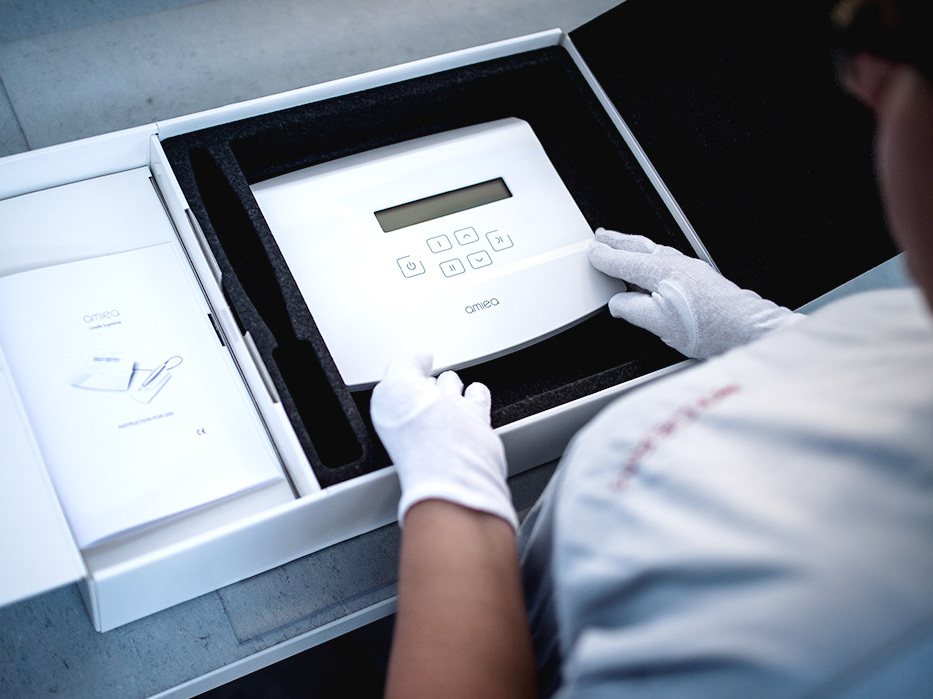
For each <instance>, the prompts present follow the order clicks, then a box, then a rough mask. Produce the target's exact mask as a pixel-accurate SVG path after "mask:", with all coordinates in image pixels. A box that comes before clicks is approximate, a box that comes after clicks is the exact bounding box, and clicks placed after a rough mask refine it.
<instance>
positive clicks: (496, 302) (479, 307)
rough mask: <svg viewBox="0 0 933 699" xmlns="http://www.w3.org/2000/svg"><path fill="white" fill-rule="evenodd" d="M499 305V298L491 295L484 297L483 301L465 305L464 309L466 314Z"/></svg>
mask: <svg viewBox="0 0 933 699" xmlns="http://www.w3.org/2000/svg"><path fill="white" fill-rule="evenodd" d="M498 305H499V299H497V298H496V297H495V296H493V297H492V298H491V299H486V300H485V301H480V302H479V303H474V304H473V305H472V306H465V307H464V309H463V310H464V311H465V312H466V314H467V315H470V314H473V313H478V312H479V311H484V310H486V309H487V308H493V307H494V306H498Z"/></svg>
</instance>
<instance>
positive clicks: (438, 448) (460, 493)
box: [370, 355, 518, 528]
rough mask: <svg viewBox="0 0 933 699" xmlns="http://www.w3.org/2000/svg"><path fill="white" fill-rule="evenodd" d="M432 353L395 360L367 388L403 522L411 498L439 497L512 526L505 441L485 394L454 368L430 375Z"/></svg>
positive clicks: (515, 520) (514, 518) (514, 523)
mask: <svg viewBox="0 0 933 699" xmlns="http://www.w3.org/2000/svg"><path fill="white" fill-rule="evenodd" d="M430 370H431V357H430V356H427V355H418V356H411V357H404V358H401V359H397V360H395V361H393V362H392V363H391V364H390V365H389V367H388V369H386V373H385V377H384V378H383V380H382V381H381V382H380V383H379V384H378V385H377V386H376V388H375V389H373V397H372V403H371V404H370V413H371V414H372V418H373V425H374V426H375V427H376V432H377V433H378V434H379V438H380V439H381V440H382V443H383V445H384V446H385V448H386V451H388V452H389V456H390V457H391V458H392V462H393V463H394V464H395V466H396V468H397V469H398V475H399V480H400V481H401V485H402V499H401V501H400V502H399V506H398V521H399V523H400V524H401V523H402V522H403V521H404V519H405V513H406V512H407V511H408V508H410V507H411V506H412V505H414V504H415V503H417V502H420V501H422V500H430V499H439V500H447V501H449V502H453V503H456V504H458V505H462V506H464V507H468V508H470V509H473V510H479V511H482V512H488V513H489V514H493V515H496V516H498V517H501V518H502V519H504V520H506V521H507V522H509V523H510V524H511V525H512V527H513V528H517V527H518V517H517V516H516V514H515V507H514V506H513V505H512V496H511V493H510V492H509V488H508V486H507V485H506V482H505V478H506V473H507V468H506V462H505V449H504V448H503V446H502V441H501V440H500V439H499V436H498V435H497V434H496V433H495V432H493V431H492V427H491V426H490V421H489V411H490V407H491V402H492V399H491V396H490V394H489V389H488V388H486V386H484V385H483V384H481V383H474V384H470V385H469V386H468V387H467V389H466V391H464V390H463V382H462V381H461V380H460V377H459V376H457V374H455V373H454V372H452V371H447V372H444V373H443V374H441V375H440V376H439V377H438V378H437V379H435V378H433V377H432V376H430V374H429V372H430Z"/></svg>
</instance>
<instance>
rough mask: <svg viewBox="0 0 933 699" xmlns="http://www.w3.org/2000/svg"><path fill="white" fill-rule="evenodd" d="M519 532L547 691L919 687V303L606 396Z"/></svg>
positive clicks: (926, 507)
mask: <svg viewBox="0 0 933 699" xmlns="http://www.w3.org/2000/svg"><path fill="white" fill-rule="evenodd" d="M521 534H522V537H523V570H524V573H525V579H526V596H527V600H528V605H529V614H530V618H531V622H532V627H533V635H534V641H535V645H536V649H537V652H538V657H539V661H540V662H541V663H542V664H543V665H544V666H545V667H547V666H550V667H551V668H552V669H554V668H557V667H559V669H560V676H561V677H560V678H555V682H554V684H553V685H552V686H551V689H554V688H556V687H557V680H558V679H560V687H559V689H558V690H557V691H558V695H559V696H562V697H563V696H566V697H571V696H572V697H622V696H624V697H628V696H635V697H679V696H683V697H691V698H693V697H724V696H741V697H796V696H849V695H850V694H851V696H868V694H865V692H875V691H876V690H878V689H879V687H881V688H883V691H882V695H891V696H899V697H902V696H910V691H911V688H913V689H914V690H917V691H922V693H923V694H928V693H929V691H930V690H933V325H931V321H930V314H929V311H928V310H927V308H926V306H925V304H924V302H923V300H922V297H921V296H920V294H919V293H918V292H916V291H915V290H912V289H911V290H899V291H884V292H873V293H867V294H860V295H857V296H855V297H852V298H851V299H845V300H843V301H840V302H838V303H835V304H832V305H830V306H828V307H826V308H825V309H822V310H820V311H818V312H816V313H815V314H814V315H813V316H812V317H810V318H808V319H806V320H804V321H802V322H800V323H797V324H795V325H792V326H790V327H788V328H786V329H783V330H780V331H776V332H774V333H772V334H771V335H768V336H766V337H765V338H763V339H762V340H759V341H758V342H755V343H753V344H751V345H748V346H746V347H743V348H739V349H737V350H734V351H732V352H729V353H726V354H725V355H723V356H721V357H717V358H715V359H712V360H709V361H707V362H705V363H703V364H700V365H697V366H695V367H692V368H690V369H688V370H686V371H683V372H681V373H679V374H677V375H675V376H673V377H670V378H667V379H664V380H662V381H659V382H656V383H654V384H650V385H648V386H646V387H644V388H640V389H638V390H636V391H634V392H633V393H631V394H629V395H627V396H624V397H622V398H620V399H619V400H617V401H616V402H615V403H614V404H612V405H611V406H609V407H608V408H607V409H606V410H605V411H604V412H603V413H602V414H601V415H599V416H598V417H597V418H596V419H595V420H594V421H593V422H592V423H591V424H590V425H589V426H587V427H586V428H585V429H584V430H583V431H582V432H581V433H580V434H579V435H578V436H577V437H576V438H575V440H574V441H573V443H572V445H571V446H570V448H569V449H568V452H567V454H566V456H565V458H564V462H563V463H562V465H561V467H560V469H559V470H558V474H557V475H556V476H555V479H554V482H553V483H552V485H551V486H550V487H549V489H548V492H547V493H546V495H545V497H544V498H543V499H542V503H541V505H540V507H539V509H538V511H537V512H536V513H535V516H533V517H532V518H530V520H529V521H528V522H526V524H525V525H524V527H523V530H522V532H521ZM549 663H550V665H549ZM543 684H544V685H545V687H544V688H545V689H547V686H546V685H547V684H548V680H547V677H546V676H545V679H544V682H543ZM875 695H876V696H877V694H875Z"/></svg>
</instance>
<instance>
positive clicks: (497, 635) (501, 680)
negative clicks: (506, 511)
mask: <svg viewBox="0 0 933 699" xmlns="http://www.w3.org/2000/svg"><path fill="white" fill-rule="evenodd" d="M404 525H405V526H404V530H403V533H402V552H401V562H400V570H399V601H398V614H397V616H396V626H395V637H394V640H393V644H392V654H391V659H390V663H389V673H388V678H387V686H386V696H387V697H406V698H407V697H420V696H424V697H432V698H434V697H439V696H443V697H459V696H463V697H470V698H473V697H499V696H501V697H510V698H511V697H523V696H534V694H535V690H534V675H535V671H534V658H533V654H532V650H531V639H530V635H529V631H528V621H527V617H526V614H525V605H524V600H523V597H522V589H521V575H520V572H519V566H518V555H517V551H516V547H515V534H514V531H513V530H512V527H511V525H509V524H508V523H506V522H505V521H504V520H502V519H499V518H498V517H495V516H492V515H488V514H483V513H480V512H476V511H474V510H468V509H466V508H463V507H460V506H459V505H453V504H451V503H448V502H444V501H441V500H428V501H425V502H422V503H418V504H417V505H415V506H413V507H412V508H411V509H410V510H409V512H408V514H407V516H406V518H405V522H404Z"/></svg>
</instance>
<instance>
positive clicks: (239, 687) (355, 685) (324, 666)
mask: <svg viewBox="0 0 933 699" xmlns="http://www.w3.org/2000/svg"><path fill="white" fill-rule="evenodd" d="M394 621H395V617H394V616H389V617H386V618H385V619H380V620H379V621H375V622H373V623H371V624H368V625H367V626H363V627H362V628H359V629H357V630H356V631H351V632H350V633H348V634H346V635H344V636H340V637H338V638H335V639H334V640H333V641H330V642H328V643H325V644H323V645H320V646H316V647H314V648H310V649H308V650H306V651H304V652H303V653H299V654H297V655H293V656H292V657H290V658H286V659H285V660H282V661H280V662H278V663H276V664H274V665H270V666H269V667H266V668H263V669H262V670H257V671H256V672H254V673H252V674H250V675H247V676H246V677H242V678H240V679H238V680H235V681H233V682H230V683H228V684H225V685H223V686H221V687H218V688H216V689H213V690H211V691H209V692H205V693H204V694H202V695H200V696H201V698H202V699H287V698H291V697H311V698H312V699H330V698H331V697H353V698H354V699H368V698H369V697H372V698H374V699H375V698H377V697H381V696H382V693H383V688H384V686H385V674H386V667H387V664H388V660H389V646H390V643H391V639H392V628H393V624H394Z"/></svg>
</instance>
